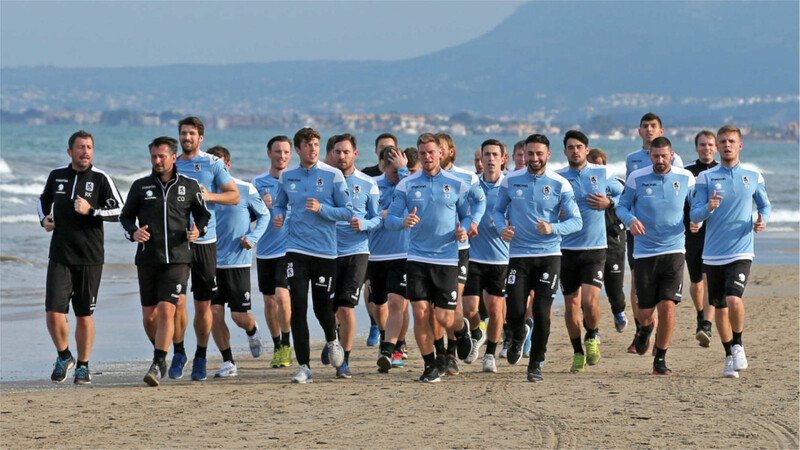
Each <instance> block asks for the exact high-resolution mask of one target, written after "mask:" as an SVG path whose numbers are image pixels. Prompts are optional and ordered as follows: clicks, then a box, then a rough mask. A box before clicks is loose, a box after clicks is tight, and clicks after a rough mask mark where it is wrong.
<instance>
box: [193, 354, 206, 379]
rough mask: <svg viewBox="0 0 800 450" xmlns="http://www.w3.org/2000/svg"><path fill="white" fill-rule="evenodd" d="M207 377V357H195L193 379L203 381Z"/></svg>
mask: <svg viewBox="0 0 800 450" xmlns="http://www.w3.org/2000/svg"><path fill="white" fill-rule="evenodd" d="M206 378H207V377H206V359H205V358H195V359H194V361H192V380H194V381H203V380H205V379H206Z"/></svg>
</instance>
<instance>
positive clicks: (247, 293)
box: [244, 291, 250, 301]
mask: <svg viewBox="0 0 800 450" xmlns="http://www.w3.org/2000/svg"><path fill="white" fill-rule="evenodd" d="M244 299H245V301H247V300H250V292H247V291H246V292H245V293H244Z"/></svg>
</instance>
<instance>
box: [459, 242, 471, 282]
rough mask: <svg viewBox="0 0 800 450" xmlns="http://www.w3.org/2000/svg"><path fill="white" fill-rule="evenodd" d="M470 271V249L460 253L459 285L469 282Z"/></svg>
mask: <svg viewBox="0 0 800 450" xmlns="http://www.w3.org/2000/svg"><path fill="white" fill-rule="evenodd" d="M468 271H469V249H468V248H463V249H461V250H459V251H458V284H464V283H466V282H467V273H468Z"/></svg>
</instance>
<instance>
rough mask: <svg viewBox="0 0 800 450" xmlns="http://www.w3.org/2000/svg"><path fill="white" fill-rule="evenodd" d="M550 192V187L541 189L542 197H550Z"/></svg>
mask: <svg viewBox="0 0 800 450" xmlns="http://www.w3.org/2000/svg"><path fill="white" fill-rule="evenodd" d="M550 191H551V189H550V186H545V187H544V189H542V192H543V193H544V195H550Z"/></svg>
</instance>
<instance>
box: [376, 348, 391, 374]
mask: <svg viewBox="0 0 800 450" xmlns="http://www.w3.org/2000/svg"><path fill="white" fill-rule="evenodd" d="M391 368H392V357H391V356H389V355H387V354H385V353H381V356H380V358H378V372H380V373H389V369H391Z"/></svg>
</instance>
